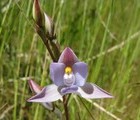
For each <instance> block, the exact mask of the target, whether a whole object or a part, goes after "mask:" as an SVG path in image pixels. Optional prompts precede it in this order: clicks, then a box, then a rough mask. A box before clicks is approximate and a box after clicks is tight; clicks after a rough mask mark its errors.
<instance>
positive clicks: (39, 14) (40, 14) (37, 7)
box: [33, 0, 45, 27]
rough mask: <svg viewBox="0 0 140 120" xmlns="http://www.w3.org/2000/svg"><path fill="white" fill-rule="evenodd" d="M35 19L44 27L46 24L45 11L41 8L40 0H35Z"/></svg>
mask: <svg viewBox="0 0 140 120" xmlns="http://www.w3.org/2000/svg"><path fill="white" fill-rule="evenodd" d="M33 19H34V20H35V22H36V24H37V25H38V26H39V27H43V26H44V25H45V18H44V13H43V11H42V10H41V8H40V3H39V0H34V3H33Z"/></svg>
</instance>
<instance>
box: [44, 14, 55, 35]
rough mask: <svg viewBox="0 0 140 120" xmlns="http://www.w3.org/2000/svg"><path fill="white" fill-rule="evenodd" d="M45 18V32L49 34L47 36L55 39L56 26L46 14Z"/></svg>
mask: <svg viewBox="0 0 140 120" xmlns="http://www.w3.org/2000/svg"><path fill="white" fill-rule="evenodd" d="M44 16H45V31H46V33H47V36H49V37H54V24H53V21H52V19H51V18H50V17H49V16H48V15H47V14H46V13H44Z"/></svg>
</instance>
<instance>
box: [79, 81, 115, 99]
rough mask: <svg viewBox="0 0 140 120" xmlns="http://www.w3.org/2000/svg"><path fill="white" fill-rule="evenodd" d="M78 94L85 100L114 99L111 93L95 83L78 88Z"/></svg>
mask: <svg viewBox="0 0 140 120" xmlns="http://www.w3.org/2000/svg"><path fill="white" fill-rule="evenodd" d="M78 93H79V94H80V96H81V97H83V98H91V99H92V98H95V99H96V98H113V96H112V95H110V93H108V92H106V91H105V90H103V89H101V88H100V87H98V86H97V85H95V84H93V83H85V85H84V86H82V87H79V88H78Z"/></svg>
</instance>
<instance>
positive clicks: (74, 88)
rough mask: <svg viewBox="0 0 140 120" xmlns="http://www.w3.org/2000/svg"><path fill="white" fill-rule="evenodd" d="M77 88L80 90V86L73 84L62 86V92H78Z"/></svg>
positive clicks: (63, 93)
mask: <svg viewBox="0 0 140 120" xmlns="http://www.w3.org/2000/svg"><path fill="white" fill-rule="evenodd" d="M77 90H78V87H77V86H75V85H73V86H70V87H63V88H60V93H61V94H62V95H65V94H68V93H76V92H77Z"/></svg>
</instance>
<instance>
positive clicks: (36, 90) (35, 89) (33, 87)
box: [28, 80, 42, 93]
mask: <svg viewBox="0 0 140 120" xmlns="http://www.w3.org/2000/svg"><path fill="white" fill-rule="evenodd" d="M28 84H29V86H30V89H31V90H32V92H34V93H39V92H40V91H41V89H42V88H41V87H40V86H39V85H38V84H37V83H36V82H34V81H33V80H28Z"/></svg>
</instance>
